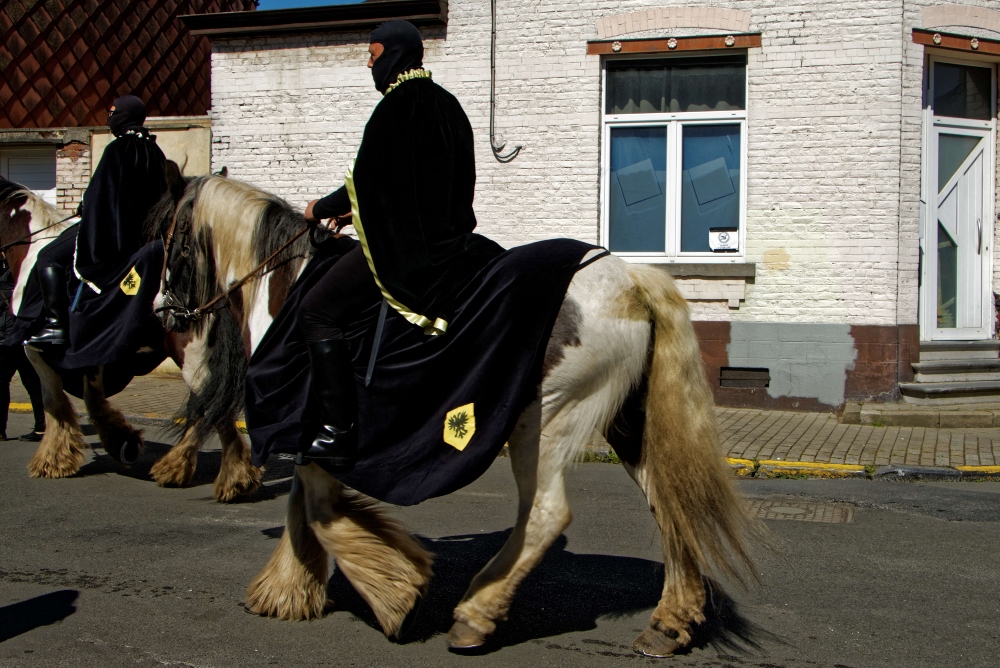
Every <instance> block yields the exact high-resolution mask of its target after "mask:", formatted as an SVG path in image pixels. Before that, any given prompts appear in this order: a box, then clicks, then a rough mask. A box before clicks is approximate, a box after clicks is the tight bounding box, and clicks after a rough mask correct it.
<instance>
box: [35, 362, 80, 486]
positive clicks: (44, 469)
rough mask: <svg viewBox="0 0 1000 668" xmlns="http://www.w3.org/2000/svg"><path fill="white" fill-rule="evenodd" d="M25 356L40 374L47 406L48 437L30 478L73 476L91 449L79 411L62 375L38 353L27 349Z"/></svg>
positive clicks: (44, 441) (38, 454)
mask: <svg viewBox="0 0 1000 668" xmlns="http://www.w3.org/2000/svg"><path fill="white" fill-rule="evenodd" d="M25 353H26V354H27V356H28V359H29V360H30V361H31V364H32V366H34V367H35V371H37V372H38V377H39V379H40V380H41V383H42V403H43V404H44V406H45V436H44V437H43V438H42V442H41V443H39V444H38V450H36V451H35V456H34V457H32V458H31V462H30V463H29V464H28V475H30V476H31V477H32V478H65V477H67V476H71V475H73V474H74V473H76V472H77V471H79V470H80V467H81V466H82V465H83V449H84V448H86V447H88V446H87V442H86V441H85V440H83V432H81V431H80V423H79V421H78V420H77V419H76V411H75V410H73V405H72V404H71V403H70V402H69V398H68V397H67V396H66V393H65V392H63V381H62V377H60V375H59V373H58V372H57V371H56V370H55V369H53V368H52V367H50V366H49V365H48V364H47V363H46V362H45V360H44V359H42V355H41V353H39V352H38V351H37V350H34V349H33V348H29V347H28V346H25Z"/></svg>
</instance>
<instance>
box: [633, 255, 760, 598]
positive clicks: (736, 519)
mask: <svg viewBox="0 0 1000 668" xmlns="http://www.w3.org/2000/svg"><path fill="white" fill-rule="evenodd" d="M629 274H630V276H631V277H632V280H633V282H634V284H635V286H636V288H637V290H638V292H639V298H640V301H641V302H642V303H643V305H644V306H645V307H646V309H647V311H648V312H649V315H650V318H651V320H652V321H653V329H654V341H653V352H652V359H651V362H650V368H649V373H648V380H649V391H648V393H647V396H646V423H645V429H644V431H643V440H642V456H641V459H640V463H639V467H640V469H641V470H642V471H643V472H644V475H645V476H646V477H647V478H648V480H647V496H648V497H649V503H650V505H651V506H652V509H653V513H654V515H655V516H656V518H657V521H658V524H659V525H660V530H661V533H662V538H663V546H664V555H665V557H666V558H665V562H666V564H665V567H666V568H667V569H668V571H669V569H671V568H672V567H674V568H680V567H682V565H684V564H691V565H696V566H697V567H698V569H699V571H700V572H701V573H702V574H721V573H724V574H726V575H728V576H730V577H732V578H733V579H734V580H736V581H738V582H744V583H745V582H746V580H747V577H746V576H747V575H748V574H749V575H750V576H751V577H752V578H753V579H756V574H755V572H754V568H753V559H752V556H751V553H750V539H751V537H755V536H763V535H764V531H763V527H762V526H761V525H760V523H759V521H758V520H756V519H755V518H753V517H752V516H751V515H750V512H749V508H748V506H747V505H746V503H745V502H744V501H743V499H741V498H740V496H739V494H738V492H737V490H736V487H735V485H734V483H733V481H732V473H731V472H730V471H729V470H728V467H727V466H726V464H725V461H724V458H723V453H722V450H721V447H720V444H719V434H718V428H717V424H716V417H715V411H714V400H713V396H712V390H711V387H710V386H709V384H708V380H707V378H706V376H705V368H704V365H703V363H702V360H701V351H700V348H699V346H698V340H697V338H696V337H695V333H694V328H693V327H692V326H691V318H690V311H689V309H688V305H687V301H686V300H685V299H684V297H683V296H682V295H681V294H680V292H679V291H678V290H677V287H676V286H675V285H674V282H673V280H672V279H671V278H670V277H669V276H668V275H667V274H666V273H665V272H663V271H661V270H660V269H658V268H655V267H640V266H634V265H633V266H631V267H630V268H629ZM720 572H721V573H720Z"/></svg>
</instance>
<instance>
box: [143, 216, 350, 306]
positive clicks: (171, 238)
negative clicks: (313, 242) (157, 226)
mask: <svg viewBox="0 0 1000 668" xmlns="http://www.w3.org/2000/svg"><path fill="white" fill-rule="evenodd" d="M334 220H336V221H337V226H336V228H335V230H334V234H336V233H338V232H340V230H341V229H343V228H344V227H345V226H346V225H348V224H350V220H351V216H350V214H347V215H344V216H338V217H336V218H335V219H334ZM317 228H318V225H310V224H308V223H307V224H306V225H305V226H303V227H302V229H301V230H299V231H298V232H296V233H295V234H294V235H292V237H291V238H289V239H288V240H287V241H286V242H285V243H283V244H281V246H280V247H279V248H278V249H277V250H275V251H274V252H273V253H271V254H270V255H268V256H267V257H266V258H265V259H264V261H263V262H261V263H260V264H258V265H257V266H256V267H254V268H253V269H251V270H250V272H249V273H247V274H246V275H245V276H243V278H241V279H239V280H238V281H236V282H235V283H233V284H231V285H230V286H229V287H227V288H226V289H225V290H223V291H222V292H221V293H219V294H217V295H216V296H215V297H213V298H211V299H210V300H208V301H207V302H205V303H204V304H202V305H201V306H198V307H196V308H193V309H191V308H188V307H186V306H184V305H182V304H181V303H180V302H179V301H178V300H177V298H176V297H175V296H174V295H173V293H172V292H171V291H170V286H169V284H168V283H167V268H168V267H169V263H170V256H171V253H172V252H173V246H174V242H175V238H176V237H177V236H178V234H177V233H179V236H182V237H183V239H182V243H183V244H184V245H183V246H181V255H182V257H184V258H185V259H186V260H187V261H190V258H191V246H190V244H189V243H188V240H187V237H188V236H189V235H190V231H191V223H190V220H186V221H185V223H183V224H182V225H181V227H180V229H178V227H177V212H176V211H175V212H174V217H173V220H171V221H170V228H169V229H168V230H167V238H166V243H165V244H164V254H163V269H162V270H161V271H160V285H162V286H163V291H162V294H163V306H161V307H159V308H157V309H154V311H153V312H154V313H155V314H157V315H159V314H160V313H166V312H169V313H170V314H171V315H172V316H173V317H174V318H175V319H178V320H183V321H187V322H197V321H199V320H201V319H202V318H204V317H205V316H208V315H211V314H213V313H215V312H216V311H218V310H219V309H221V308H223V307H225V306H226V305H227V303H228V298H229V295H231V294H233V293H234V292H236V291H237V290H239V289H240V288H242V287H243V286H244V285H246V284H247V283H248V282H249V281H250V280H252V279H253V278H254V277H255V276H257V275H258V274H261V273H262V272H263V273H267V272H265V271H264V269H266V268H267V266H268V265H269V264H270V263H271V262H273V261H274V260H275V258H277V257H278V256H279V255H281V253H283V252H284V251H285V250H287V249H288V247H289V246H291V245H292V244H293V243H295V242H296V241H298V240H299V239H300V238H301V237H302V235H304V234H305V233H306V232H310V231H311V230H315V229H317ZM310 236H311V235H310Z"/></svg>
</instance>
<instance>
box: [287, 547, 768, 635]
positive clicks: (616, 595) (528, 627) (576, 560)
mask: <svg viewBox="0 0 1000 668" xmlns="http://www.w3.org/2000/svg"><path fill="white" fill-rule="evenodd" d="M279 535H280V534H279ZM509 535H510V530H509V529H508V530H506V531H497V532H492V533H483V534H469V535H463V536H449V537H445V538H438V539H424V542H425V544H426V546H427V548H428V549H429V550H431V551H432V552H434V553H435V555H436V556H435V560H434V573H435V577H434V579H433V580H432V581H431V585H430V589H429V591H428V593H427V596H426V597H425V599H424V601H423V602H422V603H421V605H420V610H419V612H418V614H417V616H416V618H415V619H414V620H413V622H412V624H411V626H410V628H409V629H408V630H407V637H405V638H404V639H403V641H404V642H414V641H417V642H423V641H426V640H428V639H429V638H431V637H433V636H435V635H438V634H440V633H446V632H447V631H448V629H449V628H450V627H451V625H452V622H453V619H452V611H453V610H454V608H455V606H456V605H458V603H459V601H460V600H461V598H462V596H463V595H464V593H465V590H466V589H467V588H468V586H469V583H470V582H471V581H472V578H473V576H474V575H475V574H476V573H477V572H478V571H479V570H480V569H481V568H482V567H483V566H485V565H486V563H487V562H488V561H489V560H490V559H491V558H492V557H493V556H494V555H495V554H496V553H497V552H498V551H499V550H500V548H501V547H502V546H503V544H504V542H505V541H506V540H507V537H508V536H509ZM275 537H277V536H275ZM705 584H706V593H707V594H708V605H707V606H706V617H707V619H706V621H705V622H704V623H703V624H700V625H699V626H698V627H696V628H695V629H694V633H693V641H692V644H691V647H692V648H701V647H705V646H708V645H712V646H714V647H716V648H720V649H721V648H726V649H728V650H732V651H736V652H741V653H747V652H751V651H755V650H758V649H760V642H761V641H762V640H765V639H767V640H778V641H779V642H780V641H781V640H780V638H778V637H777V636H774V635H773V634H771V633H769V632H767V631H765V630H764V629H762V628H760V627H759V626H757V625H755V624H754V623H753V622H751V621H749V620H748V619H746V618H745V617H743V616H742V615H741V614H740V613H739V611H738V610H737V607H736V603H735V602H734V601H733V599H732V598H730V597H729V596H728V595H727V594H726V593H725V592H724V591H723V590H722V588H721V587H720V586H719V585H717V584H715V583H713V582H710V581H706V583H705ZM662 588H663V564H661V563H658V562H655V561H650V560H648V559H637V558H634V557H617V556H609V555H602V554H574V553H573V552H569V551H568V550H566V537H565V536H560V537H559V539H558V540H557V541H556V542H555V544H554V545H553V546H552V547H551V548H549V551H548V552H547V553H546V555H545V558H544V559H543V560H542V563H541V564H539V565H538V567H537V568H536V569H535V570H534V571H532V573H531V574H530V575H529V576H528V577H527V578H526V579H525V581H524V582H523V583H522V585H521V587H520V588H519V589H518V592H517V595H516V596H515V598H514V602H513V604H512V605H511V609H510V614H509V617H508V620H507V621H505V622H502V623H500V624H499V625H498V626H497V631H496V633H495V634H494V636H493V637H492V638H491V639H490V641H489V643H488V644H487V645H486V646H485V647H484V648H482V649H481V650H479V653H490V652H493V651H496V650H498V649H501V648H503V647H506V646H511V645H519V644H522V643H525V642H528V641H531V640H536V639H540V638H551V637H554V636H559V635H562V634H565V633H570V632H574V631H589V630H592V629H595V628H596V627H597V620H598V619H600V618H609V617H610V618H616V617H624V616H630V615H633V614H636V613H639V612H642V611H651V610H652V608H654V607H655V606H656V604H657V602H658V601H659V597H660V591H661V590H662ZM328 592H329V595H330V598H331V599H332V600H333V602H334V604H333V607H332V608H331V610H345V611H348V612H350V613H351V614H353V615H355V616H356V617H358V618H359V619H361V620H362V621H364V622H365V623H367V624H368V625H369V626H371V627H372V628H375V629H378V630H379V631H381V626H380V625H379V623H378V621H377V620H376V619H375V616H374V615H373V614H372V612H371V609H370V608H369V607H368V605H367V603H365V602H364V600H363V599H362V598H361V597H360V596H359V595H358V594H357V592H355V591H354V589H353V587H352V586H351V584H350V583H349V582H348V581H347V580H346V578H344V576H343V575H341V574H340V573H339V572H335V573H334V575H333V577H332V578H331V580H330V583H329V587H328ZM647 623H648V620H647V619H646V617H645V615H644V616H643V617H642V619H641V626H642V627H643V628H644V627H645V626H646V624H647ZM629 641H631V638H630V639H629Z"/></svg>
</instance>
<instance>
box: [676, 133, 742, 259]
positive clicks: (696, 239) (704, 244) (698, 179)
mask: <svg viewBox="0 0 1000 668" xmlns="http://www.w3.org/2000/svg"><path fill="white" fill-rule="evenodd" d="M681 149H682V153H683V157H682V161H683V164H682V169H683V175H682V179H681V252H683V253H694V252H707V251H711V250H712V249H711V248H710V247H709V245H708V232H709V229H711V228H723V229H738V228H739V224H740V126H739V124H725V125H686V126H684V140H683V144H682V147H681Z"/></svg>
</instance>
